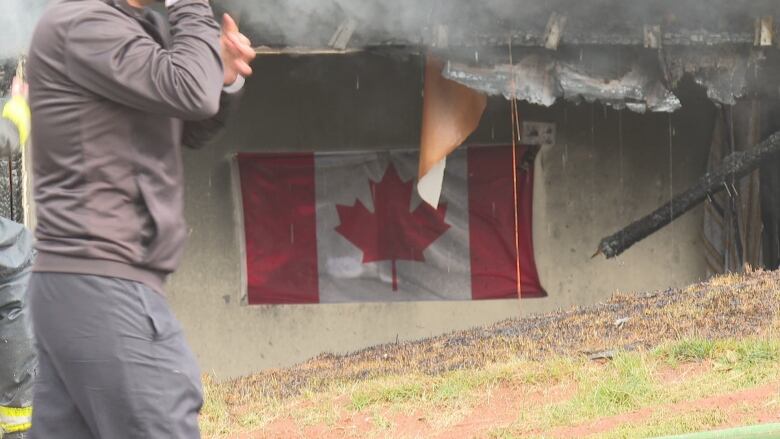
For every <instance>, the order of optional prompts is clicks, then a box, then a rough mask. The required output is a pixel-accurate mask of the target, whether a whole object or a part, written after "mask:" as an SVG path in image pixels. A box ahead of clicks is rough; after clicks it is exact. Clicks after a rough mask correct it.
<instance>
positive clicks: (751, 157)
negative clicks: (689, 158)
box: [594, 132, 780, 259]
mask: <svg viewBox="0 0 780 439" xmlns="http://www.w3.org/2000/svg"><path fill="white" fill-rule="evenodd" d="M778 153H780V132H776V133H774V134H772V135H771V136H769V137H768V138H767V139H766V140H764V141H763V142H761V143H759V144H758V145H756V146H755V147H753V148H751V149H749V150H746V151H740V152H736V153H734V154H731V155H729V156H728V157H726V159H725V160H723V164H722V165H721V166H720V167H719V168H718V169H715V170H713V171H711V172H708V173H706V174H704V176H702V177H701V178H700V179H699V181H698V182H697V183H696V184H695V185H694V186H692V187H691V188H690V189H688V190H686V191H684V192H682V193H680V194H678V195H677V196H675V197H674V198H673V199H672V201H670V202H669V203H667V204H665V205H663V206H661V207H659V208H658V209H656V210H655V211H654V212H653V213H651V214H649V215H647V216H645V217H644V218H641V219H639V220H637V221H634V222H633V223H631V224H630V225H629V226H628V227H626V228H624V229H623V230H620V231H619V232H617V233H615V234H614V235H611V236H608V237H606V238H604V239H602V240H601V242H600V243H599V248H598V251H597V252H596V255H598V254H599V253H601V254H603V255H604V256H606V257H607V259H611V258H614V257H616V256H618V255H620V254H621V253H623V252H624V251H626V250H628V249H629V248H631V246H633V245H634V244H636V243H637V242H639V241H641V240H643V239H645V238H647V237H648V236H650V235H652V234H653V233H655V232H657V231H658V230H660V229H662V228H663V227H664V226H666V225H667V224H669V223H671V222H672V221H674V220H675V219H677V218H679V217H681V216H682V215H684V214H685V213H686V212H688V211H689V210H691V209H693V208H694V207H696V206H697V205H699V204H700V203H701V202H702V201H704V200H706V199H707V197H708V196H710V195H713V194H716V193H718V192H720V191H722V190H724V189H725V188H726V187H727V186H726V184H725V182H726V180H727V179H728V178H730V177H731V176H734V177H736V178H742V177H744V176H746V175H748V174H750V173H751V172H753V171H754V170H755V169H757V168H758V167H759V165H760V164H761V162H762V161H763V160H765V159H767V158H769V157H770V156H773V155H776V154H778ZM594 256H595V255H594Z"/></svg>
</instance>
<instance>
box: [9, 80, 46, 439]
mask: <svg viewBox="0 0 780 439" xmlns="http://www.w3.org/2000/svg"><path fill="white" fill-rule="evenodd" d="M25 89H26V85H25V84H24V82H23V80H21V79H20V78H19V77H17V78H15V79H14V83H13V86H12V90H11V98H10V99H9V100H7V101H5V102H3V101H0V110H2V112H1V113H0V157H2V158H7V157H9V156H10V155H11V154H14V153H18V152H19V151H20V150H21V148H23V147H24V145H25V143H26V142H27V139H28V137H29V135H30V108H29V106H28V105H27V99H26V90H25ZM8 195H9V196H12V194H8ZM33 256H34V250H33V236H32V233H31V232H30V231H29V230H27V228H26V227H25V226H23V225H21V224H19V223H16V222H14V221H11V220H9V219H6V218H2V217H0V438H2V439H22V438H26V437H27V431H28V430H29V429H30V426H31V420H32V397H33V392H32V386H33V378H34V376H35V373H36V370H37V360H36V355H35V347H34V345H33V335H32V323H31V320H30V314H29V309H28V307H27V300H26V292H27V281H28V279H29V277H30V270H31V268H32V261H33Z"/></svg>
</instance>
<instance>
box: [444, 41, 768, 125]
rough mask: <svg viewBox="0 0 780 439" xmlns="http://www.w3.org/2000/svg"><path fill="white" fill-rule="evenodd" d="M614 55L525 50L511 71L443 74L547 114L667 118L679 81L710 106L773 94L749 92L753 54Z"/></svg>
mask: <svg viewBox="0 0 780 439" xmlns="http://www.w3.org/2000/svg"><path fill="white" fill-rule="evenodd" d="M616 50H617V49H615V48H612V49H608V48H601V49H598V50H592V51H591V52H589V53H587V55H586V56H584V60H583V55H582V54H580V55H579V56H577V55H573V54H572V53H565V54H560V53H549V52H544V53H540V52H538V51H527V52H526V53H525V54H521V55H520V56H517V57H516V59H517V60H518V61H516V62H515V64H514V65H509V64H501V63H499V64H496V65H478V66H474V65H467V64H465V63H461V62H455V61H451V62H449V63H447V65H446V66H445V68H444V71H443V75H444V77H445V78H447V79H451V80H453V81H457V82H459V83H461V84H463V85H466V86H467V87H470V88H473V89H475V90H478V91H481V92H483V93H486V94H489V95H494V96H495V95H498V96H501V95H503V96H504V97H506V98H510V97H511V96H516V97H517V98H518V99H520V100H523V101H526V102H529V103H532V104H536V105H542V106H547V107H549V106H551V105H553V104H554V103H555V102H556V101H558V100H560V99H563V100H566V101H569V102H575V103H577V102H582V101H585V102H600V103H602V104H604V105H608V106H610V107H613V108H615V109H629V110H631V111H634V112H637V113H645V112H663V113H671V112H674V111H676V110H677V109H679V108H680V107H681V103H680V100H679V99H678V98H677V96H675V94H674V92H673V91H672V90H673V89H674V87H675V86H676V84H678V83H679V82H680V81H681V80H682V79H683V78H684V77H690V78H692V79H693V80H694V81H695V82H696V83H697V84H699V85H701V86H702V87H704V88H705V89H706V91H707V96H708V97H709V98H710V100H712V101H713V102H715V103H717V104H723V105H734V104H735V103H736V101H737V100H738V99H740V98H742V97H744V96H747V95H748V94H751V93H758V94H760V95H765V96H774V95H777V94H778V91H777V90H763V89H761V88H760V87H757V85H760V83H761V82H762V80H761V79H760V78H761V76H760V74H761V73H762V69H763V68H764V67H766V66H765V64H766V63H764V61H765V58H766V57H765V55H764V53H763V52H762V51H761V50H751V49H749V48H723V47H718V48H697V49H690V48H685V47H682V48H681V47H676V48H668V49H664V50H663V51H662V52H658V51H647V50H646V51H644V52H642V51H634V52H631V51H623V52H616ZM765 73H766V72H765ZM513 84H515V86H514V87H513ZM513 88H514V89H513ZM764 88H766V87H764Z"/></svg>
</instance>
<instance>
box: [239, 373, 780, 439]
mask: <svg viewBox="0 0 780 439" xmlns="http://www.w3.org/2000/svg"><path fill="white" fill-rule="evenodd" d="M675 373H680V371H676V372H675ZM682 373H684V368H683V370H682ZM670 379H674V377H672V376H670ZM573 392H574V389H572V388H568V387H565V386H557V387H552V388H550V389H548V390H547V391H545V392H534V393H529V392H527V391H526V390H525V389H523V388H521V387H506V386H502V387H499V388H497V389H495V390H493V391H492V392H491V393H490V395H486V396H485V399H484V401H482V402H481V403H480V404H479V405H478V406H477V407H475V408H474V409H473V410H472V411H471V412H469V413H468V414H466V415H465V416H464V417H463V419H462V420H461V421H460V422H458V423H457V424H455V425H454V426H451V427H448V428H446V429H444V430H440V429H437V428H435V427H434V426H432V425H431V424H430V423H429V422H428V420H427V419H426V418H425V417H424V416H421V415H416V414H411V415H409V414H400V413H396V412H394V411H392V410H387V411H385V412H384V413H382V414H381V416H383V417H384V418H386V419H387V420H388V422H389V423H390V424H392V425H393V428H392V430H391V431H385V430H383V429H378V428H377V427H376V425H375V424H374V422H372V416H371V415H370V414H368V415H367V414H366V413H352V412H350V411H349V410H348V409H347V408H346V407H343V408H344V410H342V412H343V413H345V415H343V416H342V417H341V418H339V419H338V421H337V422H336V423H335V424H332V425H324V424H323V425H311V426H307V427H304V428H301V427H300V426H298V424H297V423H296V421H295V420H293V419H291V418H282V419H279V420H277V421H275V422H273V423H271V424H270V425H268V426H267V427H266V428H263V429H262V430H261V431H257V432H254V433H248V434H241V435H236V436H233V437H232V439H286V438H321V439H341V438H410V439H411V438H435V439H472V438H480V439H481V438H485V439H490V438H494V437H502V436H494V435H492V434H491V432H493V431H495V430H496V428H497V427H507V426H510V425H512V424H513V423H514V422H515V421H516V420H517V417H518V414H519V413H520V412H522V411H523V410H524V409H525V408H527V407H528V406H530V405H536V404H550V403H555V402H560V401H563V400H565V399H566V398H568V397H571V395H572V394H573ZM778 395H780V382H775V383H770V384H765V385H761V386H758V387H755V388H752V389H748V390H742V391H739V392H732V393H724V394H719V395H714V396H710V397H707V398H701V399H697V400H693V401H686V402H683V403H676V404H669V405H666V406H658V407H654V408H645V409H641V410H637V411H635V412H631V413H627V414H621V415H617V416H611V417H607V418H601V419H598V420H596V421H590V422H586V423H582V424H578V425H573V426H567V427H561V428H556V429H552V430H548V431H534V432H529V433H525V434H519V435H517V436H511V437H533V438H582V437H599V435H600V434H603V433H607V432H610V431H612V430H614V429H615V428H617V427H620V426H623V425H631V424H637V423H640V422H643V421H647V420H648V419H650V418H651V417H652V416H653V414H655V413H662V412H668V411H674V412H692V411H697V410H707V409H713V408H716V409H720V410H721V411H722V412H723V413H725V416H726V417H727V418H728V420H727V421H726V422H723V423H721V424H719V425H717V426H715V427H716V428H730V427H738V426H742V425H744V424H745V422H746V421H748V420H749V422H756V423H761V424H764V423H777V422H780V407H778V405H777V404H772V403H770V401H772V400H773V398H776V397H777V396H778ZM335 403H336V404H339V403H343V402H339V401H336V402H335Z"/></svg>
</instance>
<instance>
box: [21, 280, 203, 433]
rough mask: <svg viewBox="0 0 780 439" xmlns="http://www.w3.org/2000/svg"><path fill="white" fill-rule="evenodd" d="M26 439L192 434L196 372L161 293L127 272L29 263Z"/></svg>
mask: <svg viewBox="0 0 780 439" xmlns="http://www.w3.org/2000/svg"><path fill="white" fill-rule="evenodd" d="M29 298H30V305H31V311H32V317H33V325H34V328H35V335H36V339H37V348H38V356H39V373H38V377H37V379H36V382H35V397H34V406H35V410H34V411H33V427H32V430H31V438H33V439H55V438H57V439H130V438H133V439H168V438H170V439H195V438H199V437H200V432H199V430H198V412H199V411H200V408H201V406H202V403H203V399H202V391H201V383H200V373H199V371H198V367H197V365H196V362H195V358H194V357H193V355H192V353H191V352H190V350H189V348H188V347H187V344H186V342H185V341H184V337H183V335H182V331H181V327H180V326H179V324H178V322H177V321H176V319H175V318H174V316H173V314H172V313H171V311H170V309H169V307H168V304H167V302H166V300H165V298H164V297H163V296H162V295H161V294H159V293H157V292H155V291H153V290H151V289H150V288H148V287H146V286H144V285H142V284H139V283H136V282H131V281H126V280H121V279H115V278H107V277H97V276H87V275H76V274H59V273H33V275H32V277H31V280H30V287H29Z"/></svg>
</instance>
